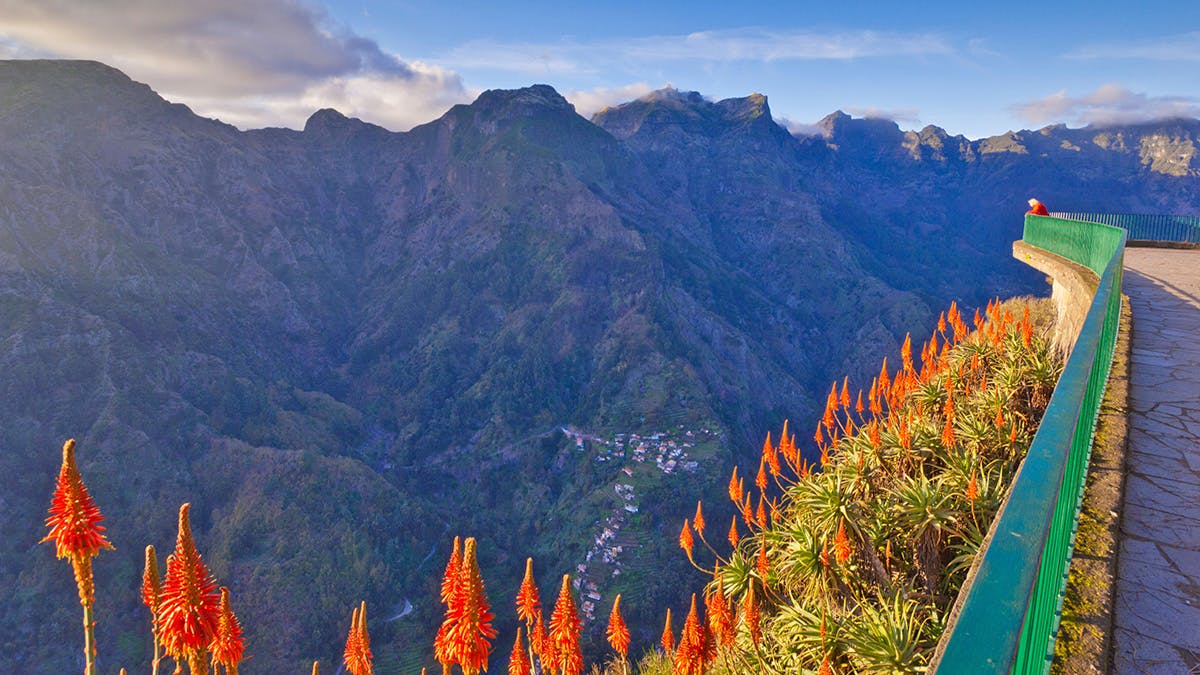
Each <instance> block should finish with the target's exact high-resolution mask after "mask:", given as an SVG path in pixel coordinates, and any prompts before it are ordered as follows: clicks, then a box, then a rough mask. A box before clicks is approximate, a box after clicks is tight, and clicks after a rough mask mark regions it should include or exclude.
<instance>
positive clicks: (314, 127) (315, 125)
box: [304, 108, 350, 133]
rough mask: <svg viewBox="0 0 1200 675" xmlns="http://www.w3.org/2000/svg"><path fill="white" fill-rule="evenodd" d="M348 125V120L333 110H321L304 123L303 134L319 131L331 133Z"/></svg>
mask: <svg viewBox="0 0 1200 675" xmlns="http://www.w3.org/2000/svg"><path fill="white" fill-rule="evenodd" d="M349 123H350V118H349V117H346V116H345V115H343V114H342V113H340V112H338V111H336V110H334V109H333V108H321V109H320V110H318V111H316V112H315V113H313V114H312V115H310V116H309V118H308V121H306V122H305V123H304V132H305V133H313V132H321V131H331V130H333V129H338V128H342V127H344V126H346V125H347V124H349Z"/></svg>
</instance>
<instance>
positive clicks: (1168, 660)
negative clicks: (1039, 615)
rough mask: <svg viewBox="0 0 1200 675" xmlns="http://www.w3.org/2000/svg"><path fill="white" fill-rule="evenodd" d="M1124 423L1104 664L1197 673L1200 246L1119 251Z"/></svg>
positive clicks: (1136, 670)
mask: <svg viewBox="0 0 1200 675" xmlns="http://www.w3.org/2000/svg"><path fill="white" fill-rule="evenodd" d="M1124 290H1125V293H1126V294H1127V295H1128V296H1129V301H1130V304H1131V306H1132V308H1133V344H1132V354H1131V356H1130V361H1131V367H1130V373H1129V376H1130V398H1129V413H1130V420H1129V423H1130V433H1129V450H1128V454H1127V460H1126V461H1127V467H1126V469H1127V476H1126V483H1125V505H1124V507H1123V510H1122V516H1121V550H1120V555H1119V558H1118V564H1117V582H1116V601H1115V605H1116V606H1115V610H1114V612H1115V615H1114V618H1113V652H1114V653H1113V661H1112V662H1113V672H1115V673H1118V674H1120V675H1126V674H1128V675H1134V674H1142V673H1151V674H1157V673H1163V674H1164V675H1188V674H1196V673H1200V250H1177V249H1154V248H1131V249H1127V250H1126V251H1125V281H1124Z"/></svg>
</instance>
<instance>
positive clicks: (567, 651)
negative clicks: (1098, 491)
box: [546, 574, 583, 675]
mask: <svg viewBox="0 0 1200 675" xmlns="http://www.w3.org/2000/svg"><path fill="white" fill-rule="evenodd" d="M582 627H583V623H582V622H581V621H580V619H579V612H578V611H577V610H576V609H575V596H574V595H573V594H572V593H571V576H570V575H569V574H564V575H563V580H562V588H561V589H559V591H558V601H557V602H555V603H554V614H553V615H551V616H550V634H549V635H548V636H547V638H546V639H547V640H549V641H550V642H551V643H552V644H553V646H554V647H553V652H554V653H553V656H552V658H551V659H550V663H549V664H548V665H549V666H550V667H551V668H554V669H556V670H561V671H562V672H563V675H579V674H580V673H582V672H583V651H582V649H581V648H580V646H579V634H580V632H581V630H582Z"/></svg>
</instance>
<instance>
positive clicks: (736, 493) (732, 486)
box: [729, 464, 742, 504]
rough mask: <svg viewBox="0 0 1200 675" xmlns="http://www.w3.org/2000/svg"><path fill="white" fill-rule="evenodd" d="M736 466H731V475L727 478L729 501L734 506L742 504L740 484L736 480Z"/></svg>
mask: <svg viewBox="0 0 1200 675" xmlns="http://www.w3.org/2000/svg"><path fill="white" fill-rule="evenodd" d="M737 474H738V469H737V465H736V464H734V465H733V473H732V474H731V475H730V476H729V500H730V501H731V502H733V503H734V504H740V503H741V502H742V484H741V482H740V481H739V480H738V475H737Z"/></svg>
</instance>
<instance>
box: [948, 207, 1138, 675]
mask: <svg viewBox="0 0 1200 675" xmlns="http://www.w3.org/2000/svg"><path fill="white" fill-rule="evenodd" d="M1023 239H1024V241H1025V242H1026V243H1028V244H1030V245H1032V246H1036V247H1038V248H1041V249H1043V250H1046V251H1048V252H1050V253H1054V254H1056V255H1059V256H1061V257H1063V258H1067V259H1068V260H1071V261H1073V262H1076V263H1078V264H1081V265H1083V266H1085V267H1087V268H1089V269H1091V270H1092V271H1093V272H1095V273H1096V274H1097V275H1098V276H1099V278H1100V281H1099V285H1098V287H1097V290H1096V294H1095V295H1094V296H1093V297H1092V301H1091V305H1090V307H1089V309H1088V313H1087V316H1086V318H1085V319H1084V322H1083V326H1082V327H1081V328H1080V332H1079V337H1078V338H1077V340H1076V342H1075V346H1074V348H1073V349H1072V351H1071V355H1070V356H1069V357H1068V359H1067V363H1066V365H1065V367H1064V368H1063V373H1062V376H1061V377H1060V378H1059V381H1058V384H1057V386H1055V388H1054V393H1053V394H1052V395H1051V398H1050V403H1049V405H1048V406H1047V408H1046V412H1045V415H1044V416H1043V418H1042V422H1041V425H1040V426H1039V428H1038V431H1037V434H1036V435H1035V436H1034V438H1033V441H1032V443H1031V444H1030V447H1029V451H1028V453H1027V454H1026V456H1025V460H1024V461H1023V462H1022V464H1021V467H1020V469H1019V470H1018V471H1017V475H1016V476H1015V478H1014V479H1013V484H1012V488H1011V491H1010V493H1009V497H1008V499H1007V500H1006V502H1005V505H1004V507H1003V509H1002V510H1001V512H1000V514H999V515H998V516H997V518H996V520H995V522H994V523H993V525H992V529H991V531H990V534H989V543H988V545H987V549H986V550H985V551H982V552H981V553H980V555H982V559H981V560H980V562H979V566H978V569H977V570H976V573H975V576H974V578H973V580H972V582H971V585H970V587H969V588H967V589H964V591H963V592H964V593H965V594H966V595H965V597H964V599H963V602H962V605H961V610H960V612H959V614H958V616H957V617H956V619H955V620H954V624H953V625H952V626H950V627H949V628H948V634H947V636H946V638H945V643H944V645H943V646H944V649H943V651H942V653H941V658H940V659H939V660H938V663H937V664H936V668H937V671H938V672H940V673H944V674H950V673H1009V672H1018V673H1045V672H1047V671H1048V670H1049V667H1050V659H1051V656H1052V655H1053V650H1054V647H1053V644H1054V635H1055V633H1056V632H1057V628H1058V621H1059V613H1060V611H1061V606H1062V604H1061V603H1062V592H1063V589H1064V588H1065V584H1066V574H1067V568H1068V566H1069V563H1070V558H1071V551H1072V549H1073V547H1074V535H1075V525H1076V523H1077V522H1078V512H1079V505H1080V500H1081V498H1082V492H1083V483H1084V478H1085V477H1086V471H1087V461H1088V458H1089V456H1090V452H1091V446H1092V437H1093V432H1094V430H1095V423H1096V418H1097V415H1098V414H1099V409H1100V400H1101V399H1102V398H1103V394H1104V388H1105V385H1106V383H1107V380H1108V372H1109V369H1110V367H1111V365H1112V356H1113V350H1114V348H1115V344H1116V332H1117V322H1118V319H1119V314H1120V306H1121V305H1120V296H1121V276H1122V265H1123V260H1124V250H1125V241H1126V235H1125V232H1124V231H1123V230H1122V229H1120V228H1117V227H1113V226H1109V225H1103V224H1097V223H1094V222H1089V221H1080V220H1071V219H1064V218H1055V217H1047V216H1026V218H1025V232H1024V236H1023Z"/></svg>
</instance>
